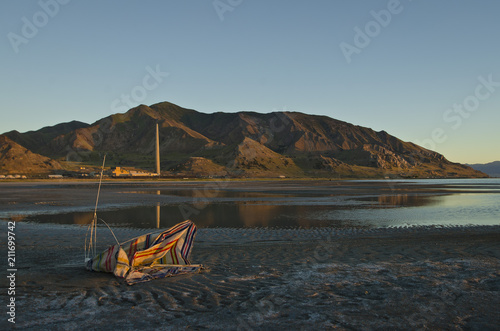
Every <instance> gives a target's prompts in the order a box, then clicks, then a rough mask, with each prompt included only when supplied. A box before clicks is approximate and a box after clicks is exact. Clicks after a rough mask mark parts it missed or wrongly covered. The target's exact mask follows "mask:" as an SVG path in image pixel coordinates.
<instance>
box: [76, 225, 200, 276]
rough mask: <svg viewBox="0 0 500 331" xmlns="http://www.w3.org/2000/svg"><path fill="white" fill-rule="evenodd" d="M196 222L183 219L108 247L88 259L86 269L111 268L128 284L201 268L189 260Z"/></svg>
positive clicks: (104, 269)
mask: <svg viewBox="0 0 500 331" xmlns="http://www.w3.org/2000/svg"><path fill="white" fill-rule="evenodd" d="M195 234H196V225H195V224H194V223H193V222H191V221H184V222H182V223H179V224H177V225H175V226H173V227H172V228H170V229H168V230H165V231H163V232H156V233H150V234H146V235H143V236H140V237H137V238H134V239H131V240H129V241H128V242H125V243H123V244H117V245H114V246H111V247H109V248H108V249H106V250H105V251H103V252H102V253H100V254H98V255H96V256H94V257H93V258H91V259H88V261H87V265H86V266H87V269H88V270H92V271H104V272H112V273H114V274H115V276H117V277H120V278H124V279H125V281H126V283H127V284H129V285H132V284H136V283H140V282H147V281H150V280H153V279H157V278H164V277H169V276H174V275H179V274H185V273H195V272H200V271H201V269H202V265H201V264H190V262H189V255H190V253H191V249H192V247H193V242H194V238H195Z"/></svg>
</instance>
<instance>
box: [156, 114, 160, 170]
mask: <svg viewBox="0 0 500 331" xmlns="http://www.w3.org/2000/svg"><path fill="white" fill-rule="evenodd" d="M156 173H157V174H158V176H160V132H159V130H158V123H156Z"/></svg>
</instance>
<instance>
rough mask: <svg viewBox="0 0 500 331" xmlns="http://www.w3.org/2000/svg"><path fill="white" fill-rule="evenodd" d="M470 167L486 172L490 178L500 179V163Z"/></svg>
mask: <svg viewBox="0 0 500 331" xmlns="http://www.w3.org/2000/svg"><path fill="white" fill-rule="evenodd" d="M468 166H470V167H471V168H473V169H476V170H478V171H481V172H484V173H485V174H487V175H488V176H491V177H499V178H500V161H494V162H490V163H484V164H481V163H476V164H468Z"/></svg>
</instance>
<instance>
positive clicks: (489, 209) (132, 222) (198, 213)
mask: <svg viewBox="0 0 500 331" xmlns="http://www.w3.org/2000/svg"><path fill="white" fill-rule="evenodd" d="M123 193H127V194H131V193H132V194H137V196H138V197H141V199H144V198H148V197H151V196H153V195H156V196H158V195H160V196H161V197H162V198H164V200H162V201H164V202H161V203H157V204H156V205H152V206H151V205H148V206H144V205H142V206H140V207H124V208H114V209H106V208H104V210H99V212H98V216H99V218H102V219H103V220H105V221H106V222H107V223H108V224H109V225H110V226H113V227H131V228H157V227H161V228H165V227H169V226H172V225H174V224H176V223H178V222H181V221H183V220H184V219H191V220H192V221H194V222H195V223H196V225H197V226H198V227H199V228H217V227H228V228H261V227H265V228H316V227H335V228H380V227H399V226H418V225H443V226H451V225H498V224H500V179H461V180H451V179H448V180H437V179H433V180H402V181H392V180H391V181H386V180H376V181H373V180H371V181H339V182H335V181H332V182H329V181H324V182H319V181H315V182H311V181H303V182H302V181H281V182H280V181H272V182H259V181H256V182H231V183H228V182H226V183H214V182H207V183H203V182H202V183H200V182H197V183H192V184H186V185H174V184H168V183H167V184H156V185H155V184H151V185H149V186H148V185H141V186H140V189H136V188H134V185H133V184H131V185H128V186H127V187H124V189H123ZM102 194H106V192H105V190H104V191H103V192H102ZM170 198H171V199H172V200H173V201H175V203H174V202H169V199H170ZM146 200H147V199H146ZM92 217H93V212H73V213H64V214H51V215H46V214H44V215H30V216H27V217H24V219H23V221H30V222H39V223H58V224H82V225H85V224H89V222H90V220H91V219H92Z"/></svg>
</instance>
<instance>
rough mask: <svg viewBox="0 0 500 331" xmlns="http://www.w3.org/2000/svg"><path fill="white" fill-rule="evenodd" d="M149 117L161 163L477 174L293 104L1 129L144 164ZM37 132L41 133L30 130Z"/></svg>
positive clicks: (314, 171)
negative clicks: (289, 108) (278, 108)
mask: <svg viewBox="0 0 500 331" xmlns="http://www.w3.org/2000/svg"><path fill="white" fill-rule="evenodd" d="M156 123H159V126H160V151H161V158H162V169H163V170H172V171H181V170H183V171H187V172H188V173H191V174H199V175H203V176H205V175H207V174H209V173H211V172H213V173H214V174H222V173H227V174H229V175H231V176H247V177H274V176H288V177H316V176H318V177H346V176H347V177H482V176H485V175H484V174H482V173H481V172H479V171H476V170H474V169H472V168H470V167H467V166H464V165H461V164H457V163H451V162H449V161H448V160H446V159H445V158H444V157H443V156H442V155H440V154H438V153H436V152H433V151H430V150H427V149H424V148H422V147H420V146H417V145H415V144H413V143H410V142H404V141H401V140H399V139H398V138H396V137H394V136H391V135H389V134H388V133H386V132H385V131H380V132H376V131H374V130H372V129H370V128H365V127H361V126H356V125H353V124H350V123H346V122H343V121H339V120H336V119H332V118H329V117H327V116H316V115H307V114H303V113H298V112H275V113H269V114H260V113H255V112H237V113H221V112H219V113H214V114H205V113H200V112H198V111H195V110H191V109H185V108H182V107H179V106H177V105H174V104H172V103H168V102H162V103H158V104H155V105H152V106H145V105H140V106H138V107H135V108H133V109H130V110H129V111H128V112H126V113H124V114H114V115H111V116H108V117H105V118H103V119H101V120H98V121H97V122H95V123H93V124H90V125H87V124H85V123H80V122H72V123H66V124H61V125H58V126H55V127H52V128H51V129H50V130H49V129H48V128H44V129H42V130H40V131H39V132H29V133H25V134H20V133H18V132H9V133H6V135H7V136H8V137H10V138H11V139H12V140H15V141H17V142H18V143H19V144H24V146H25V147H26V146H29V148H30V149H31V150H33V151H37V152H38V153H40V154H43V155H45V156H47V157H51V158H54V159H59V160H69V161H79V162H91V163H92V162H95V163H98V161H99V160H100V159H101V156H102V154H104V153H107V155H108V158H107V160H108V164H109V165H121V166H125V165H128V166H135V167H142V168H145V169H148V168H149V169H152V168H153V166H154V156H153V155H154V153H153V151H154V141H155V140H154V135H155V130H154V127H155V124H156ZM42 131H43V132H42ZM40 134H44V139H37V138H35V137H37V135H40ZM207 169H212V170H207Z"/></svg>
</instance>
